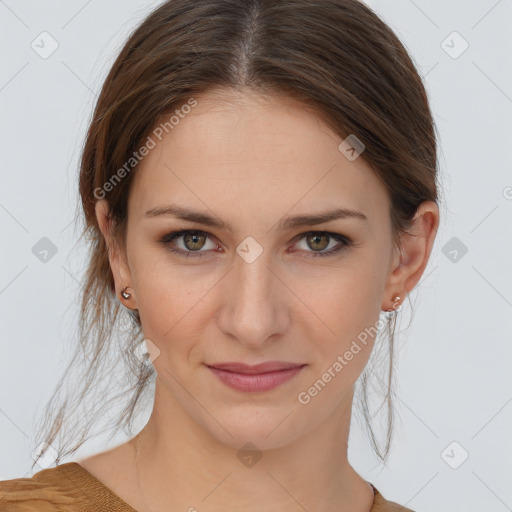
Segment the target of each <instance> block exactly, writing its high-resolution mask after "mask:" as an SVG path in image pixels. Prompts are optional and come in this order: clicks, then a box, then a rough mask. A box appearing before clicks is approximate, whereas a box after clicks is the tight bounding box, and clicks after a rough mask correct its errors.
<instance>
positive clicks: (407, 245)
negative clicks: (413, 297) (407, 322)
mask: <svg viewBox="0 0 512 512" xmlns="http://www.w3.org/2000/svg"><path fill="white" fill-rule="evenodd" d="M438 227H439V208H438V206H437V204H436V203H435V202H433V201H424V202H423V203H421V205H420V206H419V207H418V210H417V212H416V215H415V216H414V219H413V222H412V226H411V229H410V230H409V231H410V232H411V234H405V235H402V237H401V242H400V247H399V249H396V250H395V255H394V257H393V263H392V266H391V268H390V274H389V276H388V280H387V283H386V287H385V292H384V301H383V305H382V309H383V310H384V311H387V310H389V309H393V308H394V307H395V305H394V304H393V299H394V298H395V297H396V296H397V295H398V296H400V297H401V299H402V300H403V299H404V298H405V296H406V295H408V294H409V293H410V292H411V290H412V289H413V288H414V287H415V286H416V284H417V283H418V281H419V280H420V278H421V276H422V275H423V272H424V270H425V267H426V266H427V263H428V260H429V258H430V254H431V251H432V246H433V245H434V240H435V237H436V234H437V229H438ZM400 302H402V301H400Z"/></svg>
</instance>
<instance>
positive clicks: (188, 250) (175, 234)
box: [160, 229, 216, 258]
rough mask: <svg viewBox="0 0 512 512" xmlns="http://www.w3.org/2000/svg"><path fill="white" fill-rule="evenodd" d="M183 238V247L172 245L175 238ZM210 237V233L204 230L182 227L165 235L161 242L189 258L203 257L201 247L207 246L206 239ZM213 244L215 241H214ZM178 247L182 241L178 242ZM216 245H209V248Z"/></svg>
mask: <svg viewBox="0 0 512 512" xmlns="http://www.w3.org/2000/svg"><path fill="white" fill-rule="evenodd" d="M180 239H182V240H181V248H176V247H172V245H171V242H173V243H176V242H174V241H175V240H180ZM208 239H209V235H208V233H205V232H204V231H197V230H190V229H180V230H178V231H172V232H170V233H168V234H167V235H165V236H164V237H163V238H162V239H161V240H160V242H161V243H162V244H163V245H164V246H166V247H167V248H168V249H169V250H170V251H172V252H174V253H176V254H178V255H180V256H183V257H185V258H188V257H189V256H192V257H202V256H203V254H201V253H203V252H206V251H201V249H202V248H203V247H204V246H205V241H206V240H208ZM212 244H213V242H212ZM176 245H178V247H179V246H180V243H176ZM215 247H216V245H215V244H213V247H209V249H215Z"/></svg>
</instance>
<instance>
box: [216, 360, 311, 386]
mask: <svg viewBox="0 0 512 512" xmlns="http://www.w3.org/2000/svg"><path fill="white" fill-rule="evenodd" d="M304 366H306V365H301V364H297V363H285V362H281V361H269V362H266V363H260V364H257V365H253V366H250V365H246V364H244V363H218V364H215V365H212V366H209V365H208V368H209V369H210V370H211V371H212V372H213V373H215V374H216V375H217V376H218V377H219V378H220V380H221V381H222V382H224V384H227V385H228V386H230V387H232V388H234V389H237V390H239V391H267V390H269V389H273V388H275V387H276V386H279V385H280V384H283V383H284V382H286V381H288V380H290V379H291V378H292V377H294V376H295V375H296V374H297V373H299V371H300V370H301V369H302V368H303V367H304Z"/></svg>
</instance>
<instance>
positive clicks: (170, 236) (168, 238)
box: [160, 229, 353, 258]
mask: <svg viewBox="0 0 512 512" xmlns="http://www.w3.org/2000/svg"><path fill="white" fill-rule="evenodd" d="M187 234H200V235H205V236H207V237H208V238H210V235H209V234H208V233H206V232H205V231H200V230H197V229H178V230H176V231H171V232H170V233H167V234H166V235H165V236H163V237H162V238H161V239H160V243H161V244H163V245H164V247H166V248H167V249H169V250H170V251H171V252H173V253H175V254H178V255H179V256H181V257H183V258H188V257H190V256H191V257H193V258H196V257H198V258H202V257H204V256H203V254H201V253H205V252H207V251H201V250H199V251H183V250H182V249H175V248H174V247H171V246H170V245H169V244H170V243H171V242H172V241H173V240H174V239H175V238H179V237H181V236H184V235H187ZM309 235H327V236H329V237H330V238H332V239H334V240H336V241H337V242H340V245H339V246H338V247H336V248H334V249H331V250H329V251H327V252H315V251H312V252H310V251H306V252H308V254H309V255H308V256H306V257H307V258H318V257H320V258H323V257H326V256H332V255H334V254H337V253H338V252H340V251H341V250H343V249H345V248H347V247H350V246H351V245H353V242H352V240H350V238H347V237H346V236H343V235H340V234H338V233H332V232H330V231H308V232H307V233H303V234H301V235H300V237H299V241H300V240H302V239H303V238H305V237H307V236H309ZM210 240H211V238H210Z"/></svg>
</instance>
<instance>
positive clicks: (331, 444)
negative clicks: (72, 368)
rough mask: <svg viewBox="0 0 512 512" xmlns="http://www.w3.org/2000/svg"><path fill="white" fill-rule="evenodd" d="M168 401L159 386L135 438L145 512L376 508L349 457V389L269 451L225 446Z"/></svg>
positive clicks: (359, 511) (357, 511) (369, 489)
mask: <svg viewBox="0 0 512 512" xmlns="http://www.w3.org/2000/svg"><path fill="white" fill-rule="evenodd" d="M168 399H169V397H168V395H166V396H164V393H162V392H160V393H159V392H158V383H157V389H156V393H155V406H154V409H153V414H152V416H151V418H150V420H149V422H148V423H147V425H146V426H145V427H144V429H143V430H142V431H141V432H140V433H139V434H138V435H137V436H136V437H135V438H134V439H133V440H132V442H133V443H132V444H133V448H134V450H133V457H134V460H135V466H136V472H137V478H138V485H139V493H140V496H141V502H142V503H144V506H145V507H146V508H145V510H140V512H160V511H163V510H187V511H190V512H194V511H196V510H199V511H215V510H223V512H234V511H238V510H244V512H259V511H261V510H265V511H269V512H278V511H279V512H285V511H292V510H293V511H296V510H298V508H297V507H298V506H299V507H301V508H302V509H304V510H318V511H332V510H336V512H349V511H351V512H368V511H369V510H370V509H371V507H372V504H373V489H372V487H371V486H370V484H369V483H368V482H366V481H365V480H364V479H363V478H361V477H360V476H359V475H358V474H357V473H356V472H355V471H354V470H353V468H352V467H351V466H350V464H349V462H348V459H347V442H348V433H349V428H350V413H351V405H352V393H350V394H348V393H347V395H346V396H344V397H342V399H340V401H339V402H338V404H337V406H336V408H335V409H334V410H333V411H332V414H331V415H330V417H329V420H328V421H323V422H322V423H321V424H319V425H318V427H317V428H315V429H313V430H312V431H311V432H310V433H309V434H308V435H306V436H305V437H301V438H300V439H297V440H295V441H294V442H292V443H289V444H286V445H284V446H281V447H277V448H272V449H264V450H259V449H258V448H256V447H255V446H254V445H249V444H244V446H242V449H240V448H233V447H229V446H226V445H225V444H224V443H221V442H219V441H218V440H217V439H215V438H214V437H212V435H211V434H210V433H209V432H207V431H206V430H205V429H203V428H201V426H200V425H198V423H196V422H195V421H193V419H192V418H190V417H189V416H188V415H187V414H186V413H185V412H181V413H180V412H178V411H179V409H175V408H169V402H168ZM164 403H167V406H166V407H164ZM160 405H161V406H160ZM161 411H166V412H164V413H161Z"/></svg>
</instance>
